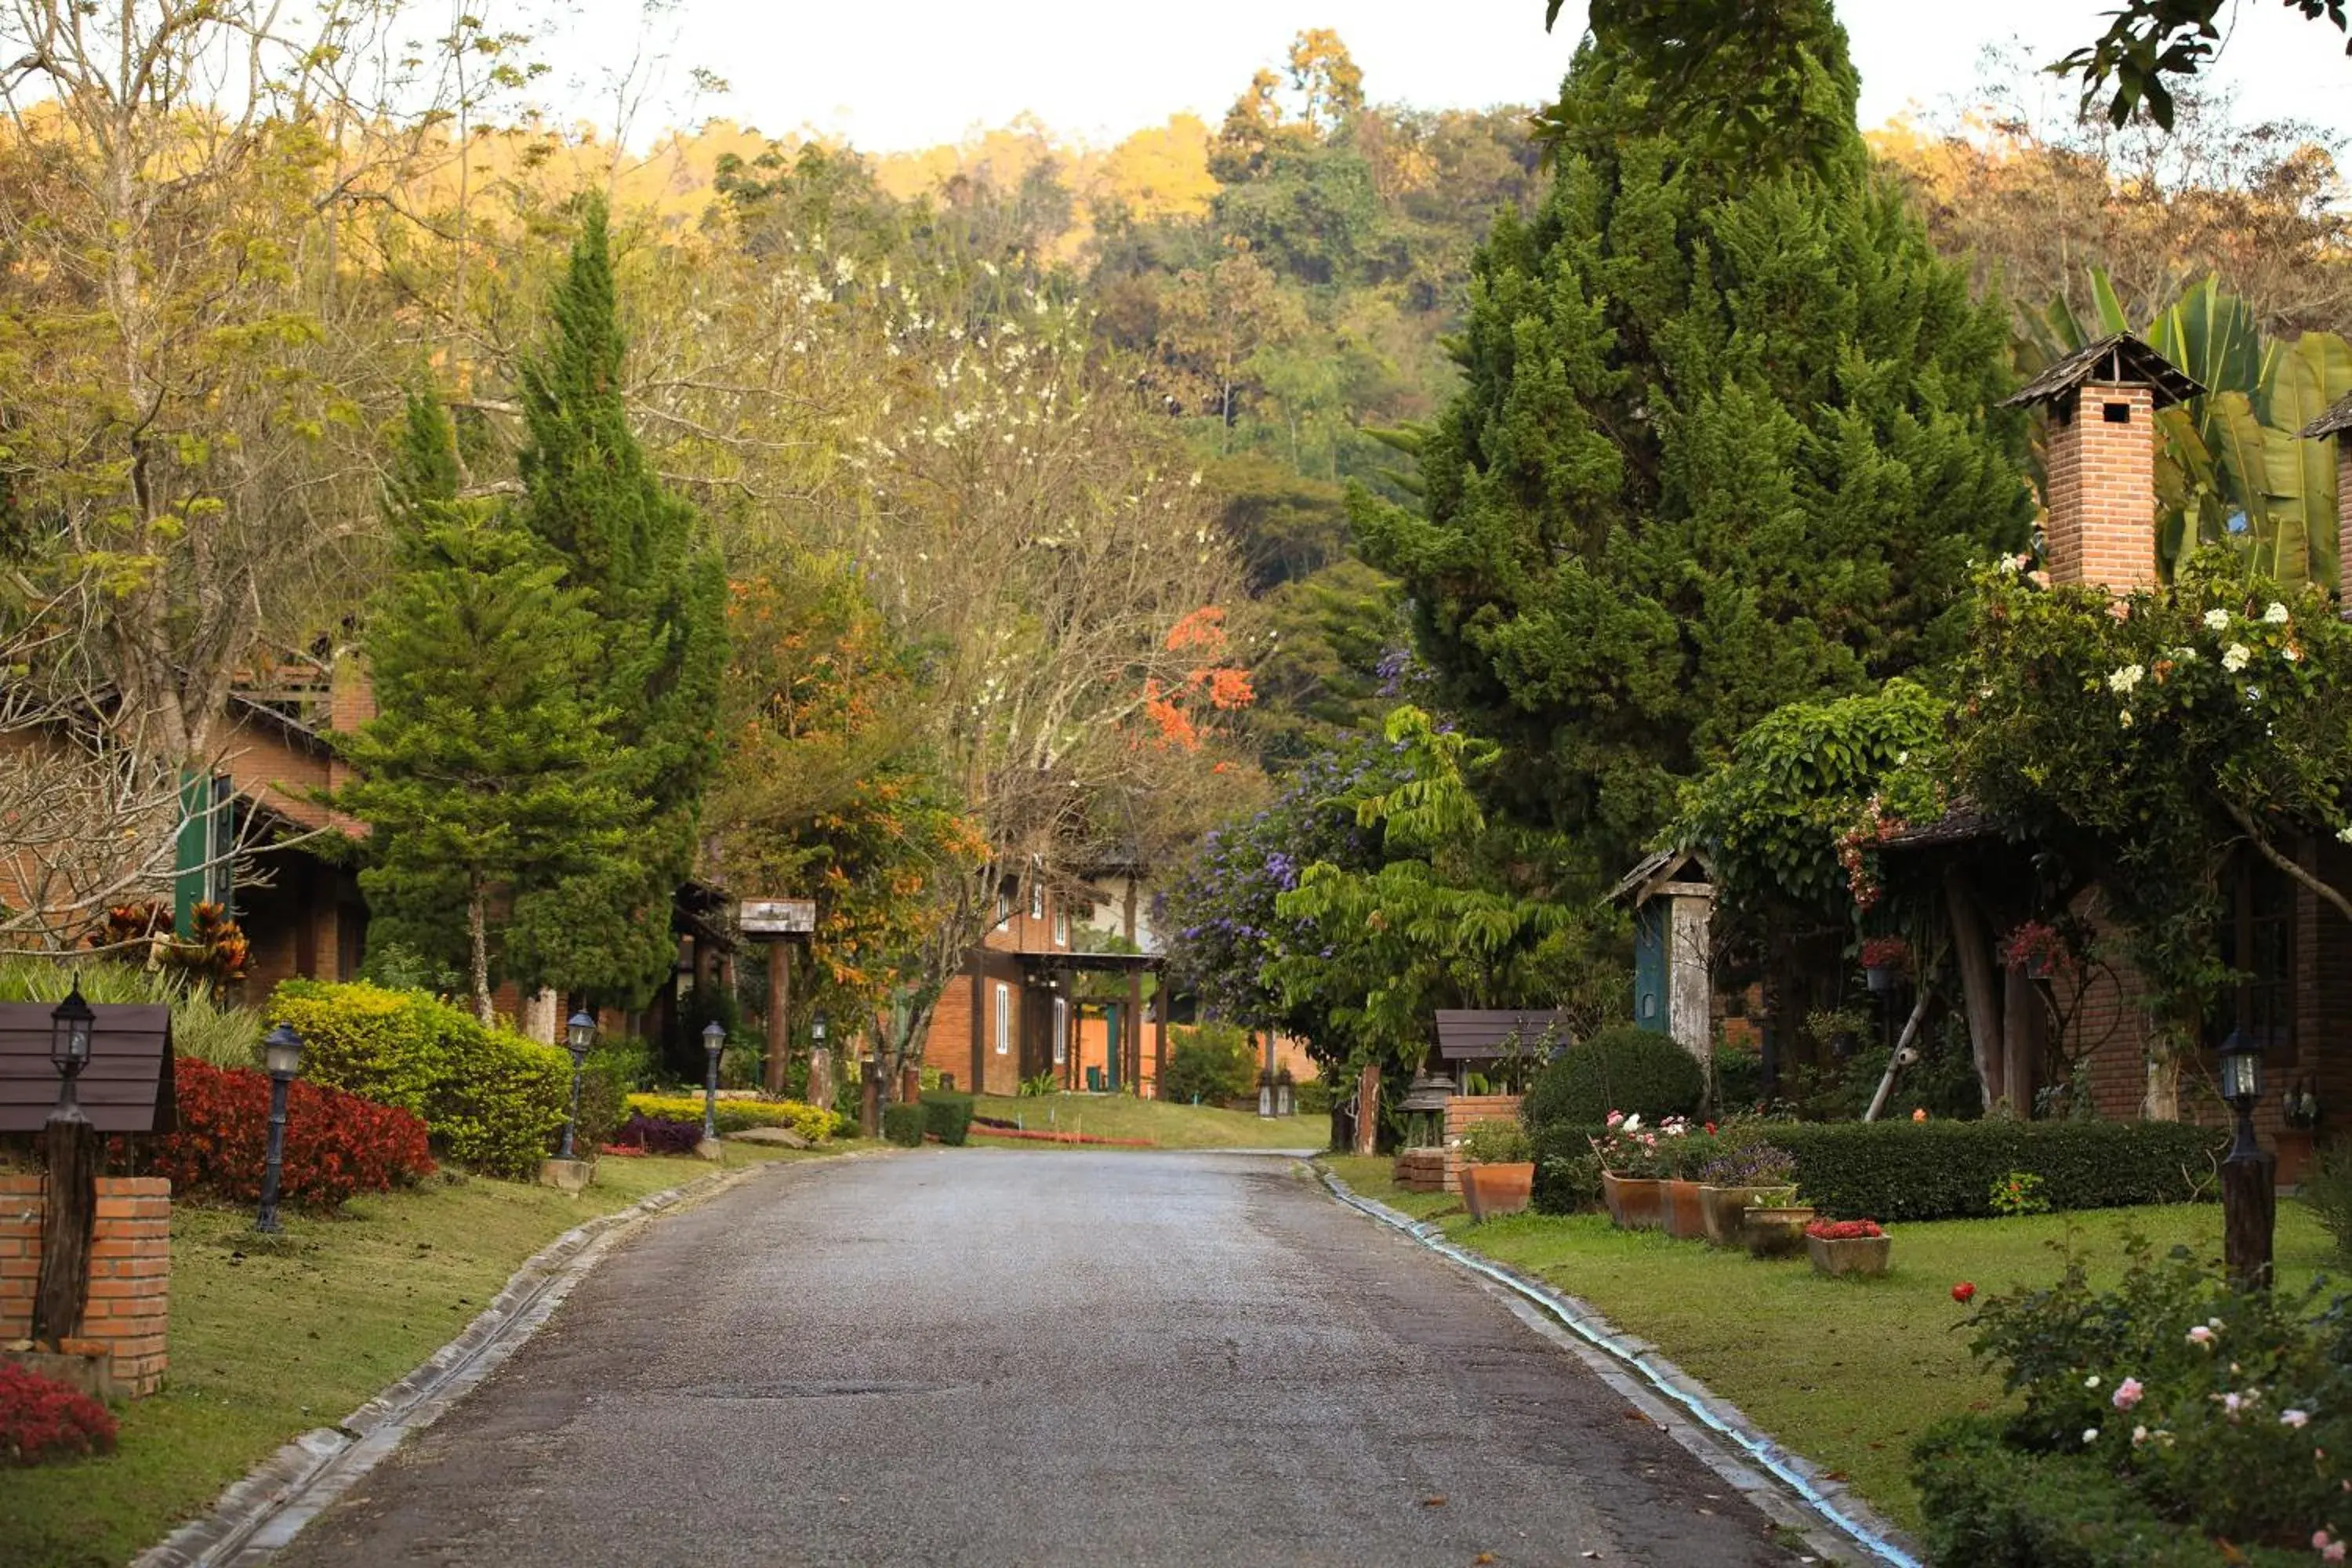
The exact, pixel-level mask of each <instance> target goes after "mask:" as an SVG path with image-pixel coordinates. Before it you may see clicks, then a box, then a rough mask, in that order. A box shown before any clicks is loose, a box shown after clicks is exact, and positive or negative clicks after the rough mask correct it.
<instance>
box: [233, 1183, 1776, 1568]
mask: <svg viewBox="0 0 2352 1568" xmlns="http://www.w3.org/2000/svg"><path fill="white" fill-rule="evenodd" d="M1796 1560H1797V1559H1796V1556H1795V1554H1794V1553H1793V1552H1790V1551H1787V1550H1785V1549H1783V1548H1781V1547H1780V1546H1778V1545H1775V1544H1774V1542H1773V1539H1772V1536H1771V1533H1770V1531H1769V1527H1768V1525H1767V1523H1766V1521H1765V1520H1764V1519H1763V1518H1762V1516H1760V1515H1759V1514H1758V1513H1757V1512H1756V1511H1755V1510H1753V1509H1752V1508H1750V1507H1749V1506H1748V1505H1747V1504H1746V1503H1745V1502H1743V1501H1742V1500H1740V1499H1739V1497H1738V1494H1737V1493H1736V1492H1734V1491H1733V1489H1731V1488H1730V1487H1729V1486H1728V1485H1727V1483H1725V1482H1724V1481H1723V1480H1722V1479H1720V1478H1718V1477H1717V1475H1715V1474H1714V1473H1713V1472H1712V1471H1710V1470H1708V1469H1707V1468H1705V1467H1703V1466H1701V1465H1700V1464H1699V1463H1698V1462H1697V1461H1696V1460H1695V1459H1693V1458H1691V1457H1690V1456H1689V1455H1688V1454H1687V1453H1685V1451H1684V1450H1683V1449H1682V1448H1681V1447H1678V1446H1676V1445H1675V1443H1674V1442H1673V1441H1671V1440H1670V1439H1669V1438H1668V1437H1666V1436H1664V1435H1663V1434H1662V1433H1661V1432H1659V1431H1658V1430H1657V1429H1656V1428H1655V1427H1654V1426H1652V1425H1651V1424H1650V1423H1649V1422H1648V1421H1647V1420H1645V1419H1643V1418H1642V1417H1641V1416H1640V1415H1639V1414H1638V1413H1637V1412H1635V1411H1633V1409H1631V1408H1630V1407H1629V1406H1628V1405H1626V1403H1625V1401H1624V1400H1623V1399H1622V1398H1621V1397H1620V1396H1618V1395H1617V1394H1614V1393H1612V1391H1611V1390H1610V1389H1609V1388H1608V1387H1607V1385H1605V1384H1602V1383H1601V1381H1600V1380H1599V1379H1597V1378H1596V1377H1594V1376H1593V1375H1592V1374H1591V1373H1590V1372H1589V1371H1587V1370H1586V1369H1585V1368H1584V1367H1583V1365H1582V1364H1581V1363H1579V1362H1577V1361H1576V1360H1574V1359H1573V1358H1572V1357H1570V1356H1569V1355H1567V1354H1565V1353H1563V1352H1561V1351H1560V1350H1559V1348H1557V1347H1556V1346H1554V1345H1553V1344H1551V1343H1550V1342H1547V1341H1546V1340H1544V1339H1542V1338H1540V1337H1539V1336H1538V1335H1537V1334H1536V1333H1534V1332H1533V1331H1530V1330H1529V1329H1528V1327H1527V1326H1526V1325H1525V1324H1523V1323H1522V1322H1520V1321H1518V1320H1517V1318H1516V1317H1514V1316H1513V1315H1512V1314H1511V1312H1510V1311H1509V1310H1507V1309H1506V1307H1505V1306H1504V1305H1503V1304H1502V1303H1501V1301H1500V1300H1497V1299H1496V1297H1495V1296H1494V1295H1492V1294H1490V1293H1489V1292H1488V1291H1487V1290H1486V1289H1483V1288H1481V1287H1479V1286H1478V1285H1476V1284H1475V1283H1473V1282H1472V1281H1471V1280H1470V1279H1467V1278H1466V1277H1465V1276H1464V1275H1463V1274H1461V1273H1459V1272H1457V1271H1456V1270H1454V1269H1453V1268H1450V1267H1448V1266H1447V1265H1445V1264H1444V1263H1443V1262H1442V1261H1440V1260H1439V1259H1437V1258H1433V1257H1432V1256H1430V1255H1428V1254H1427V1253H1425V1252H1423V1251H1422V1250H1421V1249H1419V1248H1417V1247H1412V1245H1411V1244H1409V1243H1407V1242H1405V1241H1403V1240H1402V1239H1401V1238H1399V1237H1395V1236H1393V1235H1391V1234H1390V1233H1388V1232H1386V1231H1385V1230H1383V1229H1382V1228H1381V1227H1379V1226H1375V1225H1373V1224H1372V1223H1370V1221H1368V1220H1366V1219H1365V1218H1363V1217H1362V1216H1361V1215H1357V1214H1354V1213H1352V1212H1350V1211H1349V1210H1346V1209H1344V1208H1341V1207H1340V1206H1339V1205H1335V1204H1333V1203H1332V1202H1331V1201H1330V1200H1329V1199H1328V1197H1327V1196H1326V1195H1325V1194H1323V1192H1322V1191H1321V1189H1320V1188H1319V1187H1318V1185H1316V1184H1314V1183H1313V1182H1312V1181H1310V1180H1307V1179H1305V1176H1304V1173H1303V1172H1302V1171H1301V1170H1300V1168H1299V1167H1297V1165H1295V1164H1294V1163H1292V1162H1290V1161H1287V1160H1282V1159H1276V1158H1266V1157H1250V1156H1238V1155H1235V1156H1226V1155H1182V1154H1169V1155H1159V1154H1139V1153H1099V1154H1097V1153H1087V1152H1068V1151H1059V1150H1051V1151H1034V1152H1005V1151H996V1150H959V1151H948V1150H932V1151H925V1152H920V1153H915V1154H909V1155H906V1156H902V1157H897V1158H892V1159H887V1160H874V1161H865V1162H856V1163H843V1164H824V1165H804V1166H800V1167H796V1168H793V1169H789V1170H783V1171H779V1172H777V1173H773V1174H772V1175H764V1176H762V1177H761V1178H760V1179H758V1180H755V1181H753V1182H751V1183H749V1184H745V1185H742V1186H740V1187H737V1188H735V1189H733V1190H731V1191H730V1192H728V1193H726V1194H723V1195H721V1196H719V1197H718V1198H716V1199H714V1200H712V1201H710V1202H709V1203H708V1204H705V1205H702V1206H700V1207H698V1208H695V1209H693V1210H691V1211H689V1212H687V1213H684V1214H681V1215H676V1216H674V1217H671V1218H667V1219H665V1220H663V1221H661V1222H659V1223H657V1224H656V1225H654V1226H650V1227H648V1228H647V1229H646V1231H644V1232H643V1233H641V1234H640V1235H639V1236H638V1237H636V1238H635V1240H634V1241H633V1242H631V1243H630V1244H628V1245H627V1246H626V1247H624V1248H622V1249H621V1250H619V1251H617V1252H616V1253H615V1254H614V1256H612V1257H611V1258H608V1259H606V1260H605V1262H604V1264H603V1265H602V1266H601V1267H600V1268H598V1269H597V1270H596V1271H595V1272H594V1273H593V1275H591V1276H590V1277H589V1279H587V1280H585V1281H584V1282H583V1284H582V1285H581V1286H580V1287H579V1289H577V1290H575V1291H574V1292H573V1294H572V1297H571V1299H570V1300H568V1301H567V1302H566V1303H565V1304H564V1305H563V1307H562V1309H561V1310H560V1311H559V1312H558V1313H557V1315H556V1317H555V1318H554V1319H553V1320H552V1321H551V1322H550V1324H549V1325H548V1327H547V1328H546V1329H545V1330H543V1331H541V1333H540V1335H539V1336H538V1337H537V1338H536V1339H534V1340H532V1341H531V1342H530V1343H529V1344H527V1345H525V1346H524V1347H523V1348H522V1349H521V1350H520V1352H518V1353H517V1354H516V1355H515V1357H514V1359H513V1360H512V1361H511V1362H509V1363H507V1364H506V1366H504V1367H503V1368H502V1369H500V1370H499V1372H498V1373H496V1374H495V1375H493V1376H492V1377H491V1378H490V1379H489V1380H488V1382H487V1383H485V1384H483V1386H482V1387H481V1388H480V1389H478V1390H477V1391H476V1392H475V1393H474V1394H473V1395H472V1396H471V1397H470V1398H468V1399H467V1401H466V1403H464V1404H463V1405H460V1406H458V1407H457V1410H456V1411H454V1412H453V1413H452V1414H451V1415H449V1416H447V1417H446V1419H444V1420H443V1421H442V1422H441V1423H440V1424H439V1425H438V1426H435V1427H434V1428H432V1429H431V1430H429V1431H427V1432H426V1433H425V1434H424V1435H423V1436H421V1437H419V1438H417V1439H416V1440H415V1441H414V1442H412V1443H411V1444H410V1445H409V1446H408V1447H405V1448H404V1449H403V1450H402V1451H401V1452H400V1453H399V1454H397V1455H396V1456H394V1458H392V1459H391V1460H390V1461H389V1462H387V1463H386V1464H384V1465H383V1467H382V1468H379V1469H377V1470H376V1471H375V1472H374V1473H373V1475H371V1476H369V1477H368V1478H366V1479H364V1480H362V1482H361V1483H360V1484H359V1485H358V1486H357V1487H355V1488H354V1489H352V1492H351V1493H350V1494H349V1495H348V1496H346V1497H345V1498H344V1499H343V1500H341V1502H340V1503H338V1504H337V1505H336V1506H335V1507H334V1508H332V1509H331V1510H329V1511H328V1512H327V1513H325V1514H324V1515H322V1516H321V1517H320V1519H319V1520H318V1521H316V1522H315V1523H314V1524H312V1525H311V1527H310V1529H309V1530H308V1531H305V1532H304V1533H303V1535H302V1536H301V1537H299V1539H298V1540H297V1541H296V1542H295V1543H294V1545H293V1547H292V1548H291V1549H290V1550H289V1552H287V1553H285V1554H284V1555H283V1556H282V1557H281V1558H279V1559H278V1561H279V1562H280V1563H287V1564H289V1565H292V1564H304V1565H325V1564H337V1565H342V1564H349V1565H354V1568H357V1565H366V1568H377V1565H388V1564H407V1563H464V1564H486V1565H488V1564H496V1565H499V1568H531V1565H536V1564H548V1565H550V1568H554V1565H562V1568H575V1565H601V1564H613V1565H616V1568H618V1565H624V1564H625V1565H630V1568H635V1565H640V1564H654V1563H677V1564H692V1565H694V1568H732V1565H736V1564H743V1565H746V1568H748V1565H751V1564H759V1565H762V1568H766V1565H771V1564H780V1563H1171V1564H1177V1563H1181V1564H1195V1563H1329V1564H1349V1565H1355V1564H1380V1563H1400V1564H1404V1563H1412V1564H1421V1563H1460V1564H1465V1565H1466V1564H1476V1563H1494V1564H1522V1563H1591V1562H1602V1563H1654V1564H1662V1565H1673V1568H1682V1565H1685V1564H1687V1565H1691V1568H1737V1565H1741V1564H1764V1563H1792V1562H1794V1561H1796Z"/></svg>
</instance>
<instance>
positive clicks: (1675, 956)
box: [1609, 849, 1715, 1062]
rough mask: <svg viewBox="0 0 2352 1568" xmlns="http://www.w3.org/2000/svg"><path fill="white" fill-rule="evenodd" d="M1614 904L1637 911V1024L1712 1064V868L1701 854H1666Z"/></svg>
mask: <svg viewBox="0 0 2352 1568" xmlns="http://www.w3.org/2000/svg"><path fill="white" fill-rule="evenodd" d="M1609 897H1610V899H1611V900H1612V901H1613V902H1619V903H1625V904H1630V905H1631V906H1632V907H1633V1022H1635V1023H1636V1024H1638V1025H1640V1026H1642V1027H1643V1028H1644V1029H1649V1030H1653V1031H1654V1032H1656V1033H1658V1034H1661V1035H1671V1036H1673V1037H1675V1039H1676V1040H1678V1041H1680V1042H1681V1043H1682V1046H1683V1048H1684V1049H1685V1050H1687V1051H1689V1052H1690V1054H1691V1055H1692V1056H1694V1057H1696V1058H1698V1059H1699V1060H1700V1061H1701V1062H1705V1061H1707V1060H1708V1059H1709V1058H1711V1057H1712V1056H1713V1055H1714V1053H1715V986H1714V977H1713V973H1712V962H1713V955H1714V938H1713V929H1712V928H1713V921H1714V916H1715V874H1714V870H1713V868H1710V867H1709V866H1708V865H1707V864H1706V858H1705V857H1703V856H1701V855H1700V854H1699V853H1698V852H1697V851H1696V850H1695V849H1661V850H1659V851H1658V852H1657V853H1656V854H1654V855H1652V856H1649V857H1648V858H1645V859H1644V860H1643V862H1642V863H1641V864H1640V865H1638V866H1636V867H1634V868H1633V869H1632V870H1631V871H1629V872H1627V873H1626V874H1625V878H1624V879H1623V880H1622V881H1621V882H1619V883H1618V884H1617V886H1616V887H1615V888H1614V889H1612V890H1611V891H1610V894H1609Z"/></svg>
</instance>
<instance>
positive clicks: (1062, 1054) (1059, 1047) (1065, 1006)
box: [1054, 996, 1070, 1067]
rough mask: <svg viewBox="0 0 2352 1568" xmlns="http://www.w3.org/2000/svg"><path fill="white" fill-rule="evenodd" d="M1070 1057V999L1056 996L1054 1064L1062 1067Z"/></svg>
mask: <svg viewBox="0 0 2352 1568" xmlns="http://www.w3.org/2000/svg"><path fill="white" fill-rule="evenodd" d="M1069 1059H1070V999H1069V998H1068V997H1066V996H1056V997H1055V998H1054V1065H1055V1067H1060V1066H1062V1065H1063V1064H1064V1063H1066V1062H1067V1061H1068V1060H1069Z"/></svg>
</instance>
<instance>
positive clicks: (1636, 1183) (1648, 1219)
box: [1592, 1110, 1683, 1230]
mask: <svg viewBox="0 0 2352 1568" xmlns="http://www.w3.org/2000/svg"><path fill="white" fill-rule="evenodd" d="M1681 1130H1683V1124H1682V1123H1681V1121H1679V1119H1677V1118H1673V1117H1669V1118H1668V1119H1667V1120H1666V1121H1663V1122H1660V1123H1659V1124H1658V1125H1657V1126H1656V1127H1654V1128H1653V1127H1644V1126H1643V1125H1642V1118H1641V1116H1640V1115H1639V1114H1638V1113H1636V1114H1634V1115H1632V1116H1628V1115H1626V1114H1625V1113H1624V1112H1623V1111H1622V1110H1612V1111H1611V1112H1610V1113H1609V1131H1607V1132H1606V1133H1604V1134H1603V1135H1602V1136H1601V1137H1599V1138H1595V1139H1593V1140H1592V1152H1593V1153H1594V1154H1595V1155H1597V1156H1599V1158H1600V1161H1601V1201H1602V1202H1603V1203H1604V1204H1606V1205H1608V1208H1609V1217H1610V1218H1611V1219H1612V1221H1614V1222H1615V1223H1616V1224H1618V1225H1619V1226H1623V1227H1624V1228H1625V1229H1627V1230H1654V1229H1656V1228H1657V1227H1658V1226H1662V1225H1664V1224H1665V1217H1666V1216H1665V1201H1666V1194H1665V1183H1664V1181H1663V1180H1661V1177H1662V1176H1663V1175H1664V1170H1665V1157H1664V1153H1663V1152H1661V1150H1660V1148H1659V1141H1660V1139H1661V1137H1662V1136H1663V1137H1674V1136H1676V1135H1677V1134H1678V1131H1681Z"/></svg>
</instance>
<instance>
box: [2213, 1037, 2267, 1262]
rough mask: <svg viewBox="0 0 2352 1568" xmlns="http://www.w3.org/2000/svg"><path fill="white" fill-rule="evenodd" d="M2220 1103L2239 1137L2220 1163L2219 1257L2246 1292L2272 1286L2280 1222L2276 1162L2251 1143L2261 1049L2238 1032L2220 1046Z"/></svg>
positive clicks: (2260, 1074)
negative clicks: (2232, 1118) (2273, 1255)
mask: <svg viewBox="0 0 2352 1568" xmlns="http://www.w3.org/2000/svg"><path fill="white" fill-rule="evenodd" d="M2262 1097H2263V1047H2261V1046H2260V1045H2258V1044H2256V1043H2255V1042H2253V1041H2252V1040H2251V1039H2249V1038H2248V1037H2246V1035H2245V1033H2244V1032H2243V1031H2242V1030H2231V1034H2230V1037H2229V1038H2228V1039H2226V1040H2223V1041H2222V1042H2221V1098H2222V1099H2223V1100H2226V1101H2228V1103H2229V1105H2230V1108H2231V1110H2235V1111H2236V1112H2237V1113H2238V1132H2237V1137H2236V1138H2235V1139H2233V1140H2232V1141H2231V1144H2230V1152H2229V1153H2227V1154H2226V1155H2224V1156H2222V1159H2221V1256H2222V1259H2223V1261H2224V1263H2225V1264H2226V1265H2227V1266H2228V1268H2229V1271H2230V1278H2231V1279H2233V1280H2235V1281H2236V1282H2237V1283H2238V1285H2239V1286H2240V1287H2241V1288H2242V1289H2252V1290H2266V1289H2269V1288H2270V1283H2271V1238H2272V1235H2273V1231H2274V1230H2275V1228H2276V1226H2277V1223H2278V1188H2277V1185H2276V1184H2275V1183H2274V1182H2273V1179H2272V1177H2273V1173H2274V1172H2275V1170H2276V1169H2277V1165H2278V1157H2277V1156H2276V1155H2274V1154H2270V1153H2266V1152H2264V1151H2263V1147H2262V1145H2261V1144H2260V1143H2258V1142H2255V1139H2254V1105H2255V1102H2256V1101H2258V1100H2261V1099H2262Z"/></svg>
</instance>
